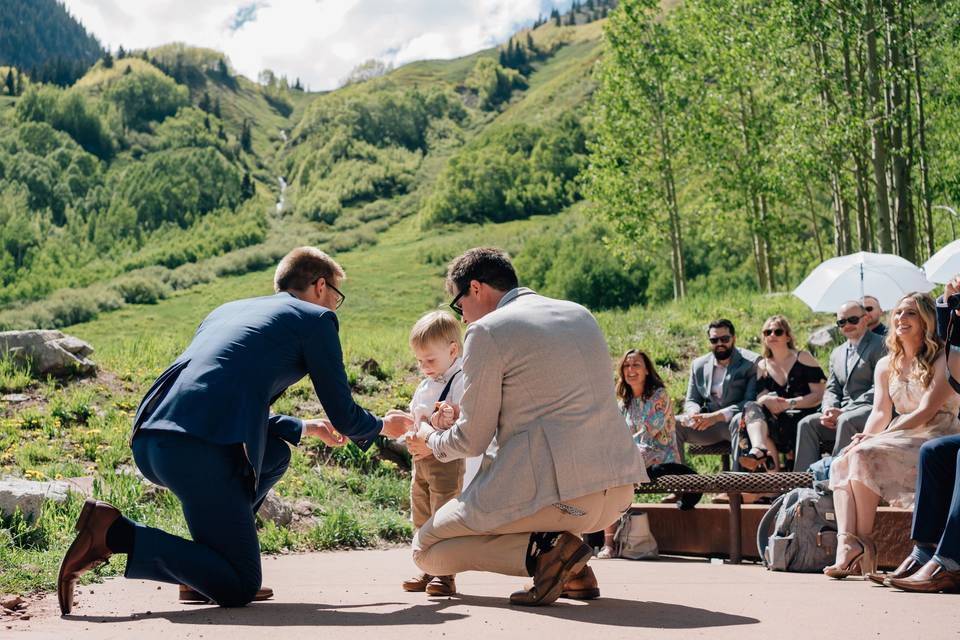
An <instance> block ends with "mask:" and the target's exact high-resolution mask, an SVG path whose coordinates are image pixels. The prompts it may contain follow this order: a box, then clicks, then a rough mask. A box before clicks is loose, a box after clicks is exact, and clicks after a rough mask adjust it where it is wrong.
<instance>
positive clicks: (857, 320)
mask: <svg viewBox="0 0 960 640" xmlns="http://www.w3.org/2000/svg"><path fill="white" fill-rule="evenodd" d="M862 317H863V316H850V317H849V318H840V319H839V320H837V326H838V327H840V328H841V329H842V328H843V325H845V324H847V323H848V322H849V323H850V324H852V325H854V326H856V325H858V324H860V318H862Z"/></svg>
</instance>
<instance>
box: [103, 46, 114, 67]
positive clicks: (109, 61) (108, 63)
mask: <svg viewBox="0 0 960 640" xmlns="http://www.w3.org/2000/svg"><path fill="white" fill-rule="evenodd" d="M103 68H104V69H112V68H113V56H112V55H111V54H110V49H107V50H106V51H105V52H104V53H103Z"/></svg>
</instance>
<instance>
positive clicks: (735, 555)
mask: <svg viewBox="0 0 960 640" xmlns="http://www.w3.org/2000/svg"><path fill="white" fill-rule="evenodd" d="M727 497H729V498H730V564H740V561H741V560H742V559H743V556H742V555H741V552H740V547H741V546H742V540H741V538H742V537H743V534H742V531H741V528H740V505H742V504H743V496H742V495H741V494H740V493H734V492H727Z"/></svg>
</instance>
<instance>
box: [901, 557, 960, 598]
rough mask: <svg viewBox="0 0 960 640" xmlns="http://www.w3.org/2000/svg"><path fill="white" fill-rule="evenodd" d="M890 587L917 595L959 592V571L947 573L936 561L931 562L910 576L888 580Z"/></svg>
mask: <svg viewBox="0 0 960 640" xmlns="http://www.w3.org/2000/svg"><path fill="white" fill-rule="evenodd" d="M890 586H891V587H896V588H897V589H902V590H903V591H915V592H918V593H939V592H941V591H957V590H960V571H948V570H947V569H944V568H943V565H942V564H940V563H939V562H937V561H936V560H931V561H930V562H928V563H927V564H925V565H923V566H922V567H920V569H919V570H918V571H917V572H916V573H914V574H913V575H912V576H908V577H906V578H890Z"/></svg>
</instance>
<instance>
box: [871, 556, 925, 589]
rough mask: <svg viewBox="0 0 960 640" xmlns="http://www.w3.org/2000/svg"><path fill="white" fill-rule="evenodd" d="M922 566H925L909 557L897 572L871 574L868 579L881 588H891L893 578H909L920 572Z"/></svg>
mask: <svg viewBox="0 0 960 640" xmlns="http://www.w3.org/2000/svg"><path fill="white" fill-rule="evenodd" d="M922 566H923V565H922V564H920V563H919V562H917V561H916V559H914V557H913V556H907V557H906V558H905V559H904V561H903V562H901V563H900V566H899V567H897V569H896V571H894V572H892V573H877V572H871V573H868V574H867V577H868V578H870V580H871V581H873V582H876V583H877V584H879V585H881V586H884V587H889V586H890V580H891V579H892V578H909V577H910V576H912V575H913V574H915V573H916V572H917V571H919V570H920V567H922Z"/></svg>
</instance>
